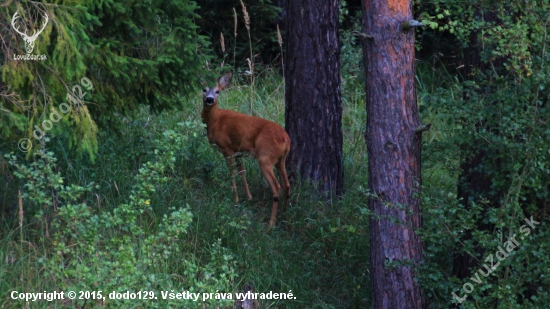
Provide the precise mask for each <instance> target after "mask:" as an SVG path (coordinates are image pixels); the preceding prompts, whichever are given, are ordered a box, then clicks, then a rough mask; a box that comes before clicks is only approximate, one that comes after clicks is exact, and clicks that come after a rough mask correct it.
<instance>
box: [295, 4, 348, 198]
mask: <svg viewBox="0 0 550 309" xmlns="http://www.w3.org/2000/svg"><path fill="white" fill-rule="evenodd" d="M284 11H285V12H286V19H285V21H286V25H285V29H286V40H285V42H284V44H286V54H285V62H286V63H285V79H286V86H285V101H286V113H285V125H286V130H287V132H288V134H289V136H290V139H291V140H292V144H291V149H290V153H289V156H288V159H287V163H288V166H289V167H290V171H291V172H290V176H291V178H296V177H297V176H298V175H300V176H301V177H302V179H308V180H311V181H313V182H314V183H316V184H317V185H318V187H319V189H321V190H322V191H325V192H326V191H331V192H334V193H335V194H336V195H340V194H341V193H342V189H343V175H344V169H343V162H342V100H341V94H340V44H339V36H338V0H331V1H312V0H285V5H284Z"/></svg>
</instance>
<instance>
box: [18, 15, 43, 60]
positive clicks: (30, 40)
mask: <svg viewBox="0 0 550 309" xmlns="http://www.w3.org/2000/svg"><path fill="white" fill-rule="evenodd" d="M20 17H21V16H19V12H15V14H13V18H12V19H11V25H12V27H13V29H14V30H15V32H17V33H19V34H20V35H22V36H23V40H24V41H25V48H26V50H27V54H30V53H32V51H33V49H34V42H35V41H36V39H37V38H38V35H39V34H40V33H42V31H44V29H45V28H46V25H47V24H48V20H49V18H48V14H46V13H44V17H45V18H46V21H44V25H43V26H42V29H40V31H38V32H36V30H34V33H33V34H32V35H31V36H29V35H27V30H26V29H25V32H21V31H19V29H18V28H17V26H16V25H15V21H16V20H17V19H18V18H20Z"/></svg>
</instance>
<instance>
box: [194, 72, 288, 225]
mask: <svg viewBox="0 0 550 309" xmlns="http://www.w3.org/2000/svg"><path fill="white" fill-rule="evenodd" d="M231 77H232V74H231V73H227V74H225V75H223V76H222V77H221V78H220V80H219V82H218V84H217V85H215V86H214V87H212V88H205V89H204V90H203V106H202V115H201V116H202V122H203V123H204V124H206V132H207V134H208V141H209V142H210V143H211V144H215V145H216V146H217V147H218V149H219V150H220V151H221V152H222V154H223V156H224V157H225V159H226V161H227V164H228V166H229V169H230V171H231V177H232V178H233V184H232V187H233V198H234V200H235V202H238V201H239V197H238V194H237V183H236V175H237V173H236V171H235V164H236V165H237V167H238V170H239V174H241V177H242V180H243V187H244V190H245V191H246V194H247V195H248V199H249V200H251V199H252V195H250V191H249V190H248V183H247V182H246V171H245V170H244V167H243V164H242V161H241V157H240V156H238V154H239V153H248V155H249V156H250V157H251V158H257V159H258V163H259V165H260V169H261V170H262V174H263V175H264V177H265V179H266V180H267V182H268V183H269V186H270V187H271V191H273V208H272V210H271V219H270V220H269V227H273V226H274V225H275V221H276V217H277V206H278V204H279V192H280V191H281V186H280V185H279V182H278V181H277V178H276V177H275V174H274V173H273V167H274V166H275V167H277V170H278V171H279V174H280V175H281V178H282V181H283V190H284V204H283V210H284V209H286V206H287V203H288V199H289V195H290V183H289V182H288V177H287V175H286V169H285V160H286V156H287V154H288V152H289V151H290V137H289V136H288V134H287V133H286V131H285V129H283V128H282V127H281V126H280V125H278V124H277V123H275V122H273V121H269V120H266V119H262V118H259V117H254V116H249V115H245V114H241V113H237V112H234V111H231V110H226V109H221V108H219V107H218V95H219V93H220V91H221V90H223V89H224V88H226V87H227V86H229V84H230V83H231Z"/></svg>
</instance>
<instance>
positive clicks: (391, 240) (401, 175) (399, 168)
mask: <svg viewBox="0 0 550 309" xmlns="http://www.w3.org/2000/svg"><path fill="white" fill-rule="evenodd" d="M411 7H412V4H411V2H410V0H390V1H383V0H363V1H362V9H363V31H362V32H363V33H365V34H368V35H370V36H372V38H364V39H363V53H364V61H365V72H366V94H367V132H366V133H365V139H366V142H367V151H368V155H369V190H370V193H371V194H372V196H371V197H370V199H369V207H370V209H371V210H372V211H373V213H374V214H373V217H372V219H371V222H370V233H371V235H370V237H371V241H370V244H371V253H370V257H371V265H372V270H371V276H372V284H373V293H372V294H373V304H372V308H376V309H404V308H423V306H425V302H424V299H423V297H422V296H421V291H420V287H419V285H418V283H417V282H415V266H417V265H419V263H420V260H421V257H422V242H421V239H420V237H419V236H417V235H416V234H415V231H416V230H417V229H418V228H419V227H421V225H422V221H421V216H420V213H419V206H420V200H419V199H418V197H417V196H416V195H417V194H418V193H419V192H418V191H419V189H420V186H419V185H420V181H421V178H420V166H421V163H420V153H421V133H420V132H419V133H416V132H415V129H416V128H417V127H418V126H419V125H420V121H419V118H418V109H417V105H416V94H415V84H414V81H415V78H414V77H415V71H414V30H413V29H408V30H404V29H403V28H402V24H403V23H404V22H407V21H409V20H411V19H412V17H413V16H412V12H411ZM407 212H410V213H409V214H407Z"/></svg>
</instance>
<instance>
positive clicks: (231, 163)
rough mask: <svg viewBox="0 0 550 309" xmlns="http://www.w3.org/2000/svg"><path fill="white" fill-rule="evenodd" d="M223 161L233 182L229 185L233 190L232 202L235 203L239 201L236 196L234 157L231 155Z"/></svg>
mask: <svg viewBox="0 0 550 309" xmlns="http://www.w3.org/2000/svg"><path fill="white" fill-rule="evenodd" d="M225 160H226V161H227V166H228V167H229V171H230V172H231V178H232V181H233V183H232V184H231V187H232V188H233V200H234V201H235V203H237V202H238V201H239V195H238V194H237V179H236V178H237V165H236V162H235V157H234V156H233V155H231V156H228V157H226V158H225Z"/></svg>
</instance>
